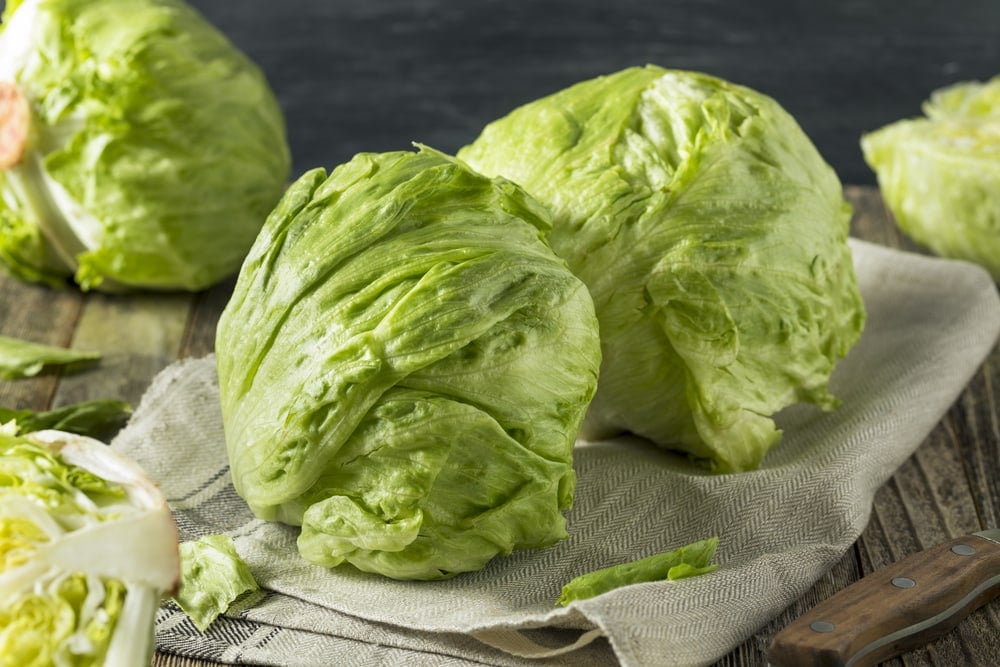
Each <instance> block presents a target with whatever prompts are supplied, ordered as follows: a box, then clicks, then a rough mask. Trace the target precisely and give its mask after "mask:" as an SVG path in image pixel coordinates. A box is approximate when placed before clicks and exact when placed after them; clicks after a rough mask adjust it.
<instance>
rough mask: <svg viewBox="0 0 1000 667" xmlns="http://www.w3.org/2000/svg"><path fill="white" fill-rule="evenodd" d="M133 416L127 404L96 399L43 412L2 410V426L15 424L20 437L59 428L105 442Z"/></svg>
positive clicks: (0, 414)
mask: <svg viewBox="0 0 1000 667" xmlns="http://www.w3.org/2000/svg"><path fill="white" fill-rule="evenodd" d="M131 414H132V406H131V405H129V404H128V403H126V402H124V401H116V400H106V399H95V400H92V401H82V402H80V403H71V404H69V405H63V406H60V407H58V408H53V409H51V410H41V411H35V410H12V409H10V408H2V407H0V424H6V423H8V422H14V423H15V425H16V426H15V427H16V429H17V434H18V435H23V434H25V433H31V432H33V431H44V430H47V429H55V430H57V431H65V432H67V433H77V434H79V435H85V436H88V437H91V438H97V439H101V438H104V437H108V436H110V435H114V434H115V433H116V432H117V431H118V430H119V429H120V428H121V427H122V426H124V425H125V422H127V421H128V418H129V416H130V415H131Z"/></svg>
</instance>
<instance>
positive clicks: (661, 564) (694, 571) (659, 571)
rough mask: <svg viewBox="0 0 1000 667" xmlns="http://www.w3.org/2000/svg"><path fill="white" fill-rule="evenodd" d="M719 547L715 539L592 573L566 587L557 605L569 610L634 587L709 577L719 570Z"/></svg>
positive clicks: (717, 540)
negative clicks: (574, 604) (575, 603)
mask: <svg viewBox="0 0 1000 667" xmlns="http://www.w3.org/2000/svg"><path fill="white" fill-rule="evenodd" d="M718 546H719V538H717V537H711V538H709V539H707V540H701V541H700V542H693V543H691V544H688V545H686V546H683V547H680V548H678V549H674V550H673V551H667V552H665V553H661V554H656V555H653V556H649V557H648V558H643V559H642V560H637V561H632V562H630V563H622V564H621V565H613V566H611V567H606V568H604V569H601V570H595V571H593V572H588V573H587V574H583V575H580V576H579V577H577V578H575V579H573V580H572V581H570V582H569V583H568V584H566V585H565V586H563V589H562V594H561V595H560V596H559V600H557V604H561V605H563V606H566V605H568V604H569V603H571V602H573V601H574V600H585V599H587V598H592V597H596V596H598V595H600V594H602V593H607V592H608V591H610V590H614V589H615V588H621V587H622V586H629V585H631V584H640V583H645V582H649V581H674V580H676V579H683V578H685V577H694V576H696V575H699V574H706V573H708V572H711V571H712V570H714V569H716V568H717V567H718V565H716V564H713V563H711V562H710V561H711V560H712V557H713V556H714V555H715V550H716V548H717V547H718Z"/></svg>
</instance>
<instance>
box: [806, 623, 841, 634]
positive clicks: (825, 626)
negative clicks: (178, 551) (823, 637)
mask: <svg viewBox="0 0 1000 667" xmlns="http://www.w3.org/2000/svg"><path fill="white" fill-rule="evenodd" d="M836 627H837V626H835V625H834V624H833V623H831V622H830V621H813V622H812V623H810V624H809V629H810V630H812V631H813V632H833V631H834V629H835V628H836Z"/></svg>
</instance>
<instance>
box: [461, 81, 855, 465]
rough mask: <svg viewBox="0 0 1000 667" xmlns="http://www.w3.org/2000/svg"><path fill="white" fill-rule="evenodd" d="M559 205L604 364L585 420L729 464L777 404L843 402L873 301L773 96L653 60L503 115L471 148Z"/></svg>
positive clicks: (763, 445) (562, 243) (840, 223)
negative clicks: (866, 297)
mask: <svg viewBox="0 0 1000 667" xmlns="http://www.w3.org/2000/svg"><path fill="white" fill-rule="evenodd" d="M458 157H459V159H461V160H464V161H465V162H467V163H468V164H469V165H470V166H471V167H473V168H474V169H476V170H479V171H480V172H482V173H484V174H487V175H499V176H503V177H506V178H509V179H510V180H512V181H514V182H516V183H518V184H520V185H521V186H523V187H524V188H525V189H526V190H527V191H528V192H529V193H530V194H532V195H533V196H535V197H536V198H537V199H538V200H539V201H541V202H542V203H543V204H545V205H547V206H548V207H549V208H550V209H551V210H552V212H553V230H552V232H551V233H550V234H549V236H548V239H549V242H550V243H551V245H552V247H553V249H554V250H555V251H556V253H557V254H559V255H560V256H561V257H563V258H564V259H565V260H566V261H567V263H568V264H569V267H570V269H571V270H573V272H574V273H575V274H576V275H578V276H579V277H580V278H581V279H582V280H583V281H584V283H586V284H587V286H588V288H589V289H590V292H591V294H592V296H593V298H594V302H595V306H596V309H597V315H598V318H599V320H600V327H601V345H602V352H603V358H604V361H603V365H602V367H601V381H600V384H599V385H598V390H597V396H596V397H595V398H594V401H593V403H592V405H591V408H590V411H589V413H588V415H587V421H586V425H585V432H584V435H585V436H586V437H588V438H603V437H607V436H610V435H614V434H616V433H620V432H625V431H630V432H633V433H635V434H637V435H640V436H643V437H646V438H649V439H651V440H653V441H654V442H656V443H657V444H659V445H661V446H664V447H669V448H672V449H677V450H681V451H684V452H687V453H688V454H690V455H691V456H693V457H695V458H698V459H701V460H703V461H706V462H707V463H708V464H709V465H710V466H711V467H713V468H714V469H715V470H716V471H719V472H737V471H743V470H749V469H753V468H756V467H757V466H759V464H760V462H761V460H762V458H763V456H764V454H765V453H766V452H767V451H768V450H769V449H770V448H771V447H773V446H774V445H775V444H776V443H777V442H778V441H779V439H780V435H781V434H780V432H779V431H778V429H777V428H776V426H775V424H774V421H773V419H772V415H773V414H774V413H775V412H777V411H779V410H780V409H782V408H783V407H785V406H787V405H789V404H792V403H795V402H799V401H808V402H812V403H815V404H818V405H820V406H822V407H823V408H826V409H829V408H832V407H834V406H835V405H836V399H835V398H834V397H833V396H831V395H830V394H829V393H828V389H827V386H828V382H829V378H830V374H831V372H832V370H833V367H834V365H835V363H836V361H837V360H838V359H840V358H841V357H843V356H844V355H845V354H846V353H847V351H848V350H849V349H850V347H851V346H852V345H853V344H854V343H855V342H856V341H857V339H858V338H859V337H860V332H861V330H862V328H863V325H864V320H865V314H864V308H863V304H862V303H861V297H860V294H859V292H858V289H857V281H856V278H855V276H854V267H853V263H852V260H851V255H850V249H849V247H848V245H847V243H846V237H847V234H848V223H849V220H850V214H851V210H850V207H849V205H848V204H847V203H846V202H845V201H844V199H843V193H842V189H841V185H840V182H839V181H838V179H837V177H836V175H835V174H834V172H833V170H832V169H831V168H830V167H829V165H827V164H826V163H825V162H824V161H823V160H822V158H821V156H820V155H819V154H818V153H817V151H816V149H815V147H814V146H813V145H812V143H811V142H810V141H809V140H808V138H807V137H806V135H805V134H804V133H803V132H802V130H801V129H800V128H799V126H798V125H797V124H796V123H795V121H794V119H793V118H792V117H791V116H790V115H789V114H788V113H787V112H786V111H784V110H783V109H782V108H781V107H780V106H779V105H778V104H777V103H776V102H775V101H774V100H772V99H770V98H769V97H767V96H765V95H763V94H761V93H758V92H756V91H753V90H750V89H748V88H745V87H741V86H737V85H735V84H731V83H728V82H725V81H722V80H720V79H717V78H715V77H711V76H708V75H704V74H699V73H695V72H684V71H675V70H665V69H663V68H660V67H655V66H647V67H643V68H631V69H627V70H623V71H621V72H618V73H615V74H611V75H608V76H603V77H598V78H596V79H592V80H589V81H584V82H581V83H578V84H576V85H574V86H571V87H570V88H568V89H566V90H563V91H560V92H557V93H555V94H553V95H550V96H548V97H545V98H542V99H539V100H536V101H534V102H530V103H528V104H526V105H524V106H522V107H520V108H518V109H515V110H514V111H512V112H511V113H510V114H508V115H507V116H505V117H503V118H501V119H498V120H496V121H494V122H492V123H490V124H489V125H488V126H487V127H486V128H485V129H484V130H483V132H482V134H481V135H480V136H479V137H478V138H477V139H476V140H475V141H474V142H473V143H472V144H471V145H469V146H466V147H464V148H463V149H462V150H461V151H459V153H458Z"/></svg>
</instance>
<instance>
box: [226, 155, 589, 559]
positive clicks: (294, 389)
mask: <svg viewBox="0 0 1000 667" xmlns="http://www.w3.org/2000/svg"><path fill="white" fill-rule="evenodd" d="M549 226H550V222H549V220H548V213H547V212H546V211H545V210H544V209H543V208H541V207H540V206H539V205H538V204H537V203H536V202H534V201H533V200H532V199H531V198H529V197H528V196H527V195H525V194H524V192H523V191H522V190H521V189H520V188H518V187H516V186H515V185H513V184H511V183H509V182H507V181H505V180H502V179H500V180H491V179H487V178H484V177H483V176H481V175H479V174H476V173H474V172H472V171H470V170H469V169H467V168H466V167H465V166H463V165H462V164H460V163H458V162H456V161H455V160H454V159H452V158H449V157H447V156H445V155H442V154H440V153H438V152H436V151H433V150H431V149H428V148H421V149H420V150H419V152H416V153H411V152H395V153H383V154H360V155H358V156H356V157H355V158H354V159H352V160H351V161H350V162H348V163H346V164H343V165H340V166H339V167H337V168H336V169H335V170H334V171H333V172H332V173H331V174H330V175H329V176H327V174H326V173H325V172H324V171H322V170H314V171H310V172H308V173H306V174H305V175H303V176H302V178H300V179H299V180H298V181H297V182H296V183H295V184H293V185H292V187H291V188H289V190H288V192H287V194H286V195H285V197H284V199H283V200H282V201H281V203H280V204H279V205H278V207H277V209H275V211H274V213H273V214H272V215H271V217H270V218H269V219H268V222H267V224H266V225H265V227H264V229H263V231H262V233H261V235H260V237H259V238H258V240H257V242H256V243H255V245H254V247H253V249H252V250H251V252H250V254H249V256H248V258H247V261H246V263H245V264H244V266H243V269H242V270H241V272H240V276H239V279H238V281H237V285H236V289H235V291H234V294H233V297H232V299H231V300H230V302H229V303H228V305H227V306H226V308H225V310H224V312H223V313H222V317H221V318H220V321H219V326H218V330H217V337H216V355H217V357H216V362H217V366H218V371H219V382H220V395H221V399H222V414H223V419H224V424H225V430H226V441H227V445H228V450H229V460H230V463H231V470H232V476H233V482H234V484H235V486H236V489H237V491H238V492H239V493H240V494H241V495H242V496H243V498H245V499H246V500H247V502H248V504H249V505H250V507H251V508H252V509H253V510H254V512H255V513H256V514H257V515H258V516H260V517H262V518H265V519H272V520H280V521H285V522H287V523H290V524H293V525H301V526H302V530H301V534H300V537H299V540H298V545H299V551H300V552H301V553H302V555H303V556H304V557H305V558H307V559H308V560H310V561H312V562H316V563H319V564H321V565H325V566H328V567H334V566H338V565H340V564H343V563H350V564H352V565H354V566H356V567H358V568H360V569H363V570H366V571H373V572H378V573H381V574H385V575H387V576H391V577H395V578H400V579H439V578H443V577H450V576H454V575H455V574H457V573H459V572H464V571H469V570H476V569H479V568H481V567H483V566H484V565H485V564H486V563H487V562H488V561H489V560H490V559H491V558H493V557H494V556H497V555H506V554H509V553H510V552H511V550H513V549H523V548H530V547H542V546H548V545H551V544H553V543H555V542H557V541H558V540H560V539H563V538H565V536H566V529H565V518H564V516H563V511H564V510H566V509H567V508H569V507H570V505H571V503H572V498H573V490H574V485H575V480H576V475H575V473H574V471H573V467H572V451H573V445H574V442H575V436H576V433H577V431H578V428H579V425H580V422H581V421H582V419H583V415H584V412H585V410H586V406H587V404H588V402H589V401H590V399H591V397H592V396H593V392H594V389H595V385H596V382H597V371H598V367H599V363H600V350H599V343H598V332H597V322H596V319H595V316H594V310H593V303H592V301H591V299H590V296H589V295H588V294H587V290H586V288H585V287H584V285H583V284H582V283H581V282H580V281H579V280H578V279H577V278H576V277H575V276H573V275H572V273H570V271H569V270H568V269H567V268H566V265H565V263H564V262H563V261H562V260H560V259H559V258H558V257H556V256H555V254H554V253H553V252H552V251H551V249H550V248H549V247H548V246H547V245H546V244H545V241H544V239H543V234H544V232H545V230H547V229H548V228H549Z"/></svg>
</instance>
